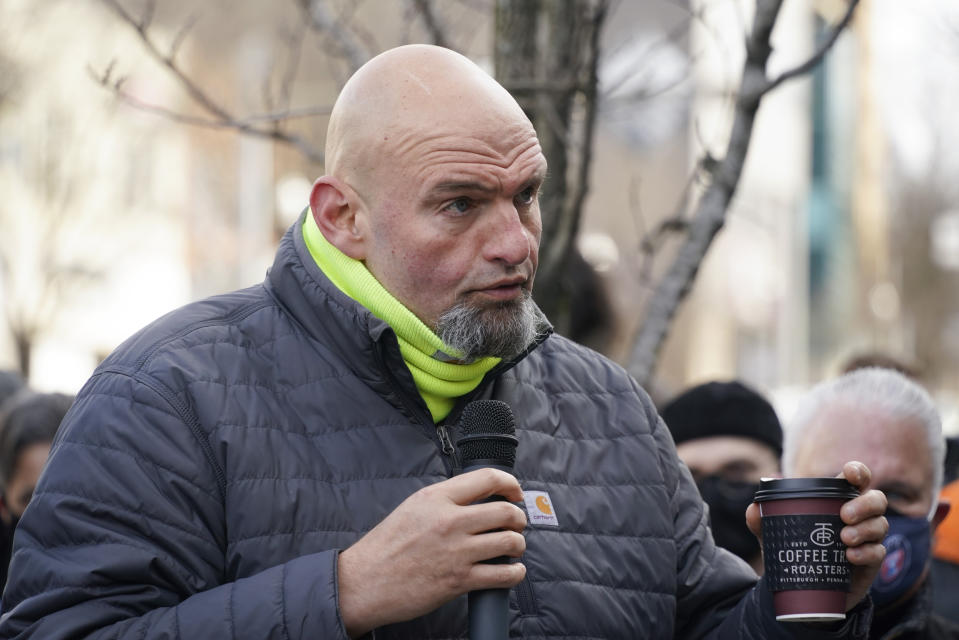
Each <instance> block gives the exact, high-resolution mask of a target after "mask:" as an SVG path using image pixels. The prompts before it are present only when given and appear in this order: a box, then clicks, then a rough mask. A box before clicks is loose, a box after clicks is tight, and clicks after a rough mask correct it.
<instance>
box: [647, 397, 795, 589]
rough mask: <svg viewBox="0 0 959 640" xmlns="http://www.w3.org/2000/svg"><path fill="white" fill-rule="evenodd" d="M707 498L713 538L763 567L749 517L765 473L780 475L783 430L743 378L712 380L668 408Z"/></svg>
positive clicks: (680, 447) (666, 415) (680, 449)
mask: <svg viewBox="0 0 959 640" xmlns="http://www.w3.org/2000/svg"><path fill="white" fill-rule="evenodd" d="M662 417H663V421H664V422H665V423H666V426H667V427H668V428H669V431H670V433H671V434H672V436H673V440H674V441H675V442H676V452H677V453H678V454H679V457H680V459H681V460H682V461H683V462H684V463H685V464H686V466H687V467H689V470H690V472H691V473H692V474H693V478H694V479H695V480H696V485H697V486H698V487H699V493H700V494H701V495H702V498H703V501H704V502H705V503H706V504H707V505H709V521H710V526H711V527H712V530H713V538H714V540H715V541H716V544H717V545H719V546H720V547H723V548H725V549H728V550H729V551H732V552H733V553H735V554H736V555H738V556H739V557H740V558H742V559H743V560H745V561H746V562H748V563H749V564H750V566H752V568H753V570H754V571H756V572H757V573H760V572H762V569H763V566H762V555H761V553H760V549H759V542H758V540H757V539H756V536H754V535H753V534H752V533H751V532H750V531H749V529H748V528H747V527H746V524H745V522H744V519H743V514H744V513H745V512H746V507H748V506H749V505H750V503H751V502H752V501H753V495H754V494H755V493H756V489H758V487H759V479H760V478H762V477H770V476H778V475H780V473H779V456H780V454H781V452H782V441H783V432H782V427H781V425H780V423H779V418H778V417H777V416H776V412H775V410H774V409H773V407H772V405H770V404H769V402H767V401H766V400H765V399H764V398H763V397H762V396H761V395H760V394H759V393H758V392H756V391H754V390H753V389H751V388H749V387H747V386H746V385H744V384H742V383H740V382H735V381H732V382H708V383H706V384H701V385H698V386H696V387H692V388H691V389H688V390H687V391H685V392H683V393H682V394H680V395H679V396H677V397H676V398H674V399H673V400H671V401H670V402H669V403H668V404H666V405H665V406H664V407H663V410H662Z"/></svg>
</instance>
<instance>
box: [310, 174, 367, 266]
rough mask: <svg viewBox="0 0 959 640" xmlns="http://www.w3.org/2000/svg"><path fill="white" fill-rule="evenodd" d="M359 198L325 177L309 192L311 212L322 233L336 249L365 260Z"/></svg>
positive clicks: (364, 239) (338, 181) (341, 185)
mask: <svg viewBox="0 0 959 640" xmlns="http://www.w3.org/2000/svg"><path fill="white" fill-rule="evenodd" d="M360 206H361V205H360V199H359V197H358V196H357V195H356V192H355V191H353V189H351V188H350V186H349V185H348V184H346V183H345V182H342V181H341V180H337V179H336V178H334V177H332V176H323V177H322V178H319V179H318V180H317V181H316V182H314V183H313V190H312V191H310V212H311V213H312V214H313V220H315V221H316V225H317V226H318V227H319V228H320V232H321V233H322V234H323V236H324V237H325V238H326V239H327V241H329V243H330V244H332V245H333V246H334V247H336V248H337V249H339V250H340V251H342V252H343V253H345V254H346V255H348V256H349V257H351V258H353V259H355V260H363V259H365V258H366V238H365V235H364V234H363V231H362V229H363V225H362V223H361V221H360V218H361V217H362V216H363V213H362V211H360Z"/></svg>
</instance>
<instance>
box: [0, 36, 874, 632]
mask: <svg viewBox="0 0 959 640" xmlns="http://www.w3.org/2000/svg"><path fill="white" fill-rule="evenodd" d="M326 169H327V173H326V175H325V176H323V177H321V178H320V179H319V180H317V181H316V184H315V186H314V187H313V190H312V193H311V195H310V202H309V208H308V209H307V210H305V211H304V215H303V216H302V217H301V219H300V220H299V221H298V222H296V223H295V224H294V225H293V227H292V228H291V229H290V230H289V232H288V233H287V234H286V236H285V237H284V238H283V240H282V241H281V243H280V247H279V249H278V251H277V256H276V261H275V263H274V265H273V267H272V269H271V270H270V271H269V273H268V275H267V278H266V281H265V282H264V283H263V284H262V285H260V286H256V287H252V288H249V289H246V290H243V291H239V292H235V293H232V294H227V295H224V296H219V297H215V298H211V299H208V300H205V301H201V302H198V303H195V304H191V305H188V306H187V307H185V308H183V309H180V310H178V311H176V312H174V313H172V314H170V315H167V316H165V317H164V318H161V319H160V320H158V321H157V322H155V323H154V324H152V325H151V326H149V327H147V328H145V329H144V330H142V331H141V332H140V333H138V334H136V335H134V336H133V337H132V338H130V339H129V340H128V341H127V342H126V343H124V344H123V345H122V346H121V347H119V348H118V349H117V351H116V352H115V353H114V354H112V355H111V356H110V357H109V358H108V359H107V360H106V361H105V362H104V363H103V364H102V366H101V367H100V368H99V369H98V370H97V372H96V373H95V374H94V376H93V377H92V378H91V380H90V381H89V383H88V384H87V385H86V387H85V388H84V389H83V391H82V392H81V393H80V394H79V396H78V398H77V401H76V403H75V405H74V407H73V409H72V410H71V412H70V414H69V415H68V416H67V418H66V420H65V422H64V425H63V427H62V428H61V435H60V438H59V441H58V442H57V443H56V445H55V446H54V449H53V451H52V454H51V457H50V460H49V463H48V466H47V471H46V472H45V474H44V476H43V478H42V479H41V481H40V483H39V485H38V487H37V490H36V493H35V495H34V499H33V501H32V502H31V504H30V507H29V508H28V509H27V511H26V513H25V514H24V516H23V520H22V521H21V530H20V533H19V534H18V538H17V543H16V549H15V552H14V558H13V562H12V565H11V569H10V571H11V577H10V582H9V583H8V587H7V590H6V592H5V593H4V599H3V611H4V612H5V613H4V616H3V618H2V620H0V636H2V637H4V638H11V637H31V638H44V639H49V638H76V637H85V638H138V639H145V638H149V639H152V638H189V639H191V640H192V639H194V638H233V639H247V638H248V639H251V640H252V639H256V640H262V639H264V638H283V639H295V640H299V639H306V638H310V639H313V638H346V637H360V636H363V635H364V634H367V633H369V632H373V633H374V635H375V636H376V637H379V638H454V637H463V636H464V634H465V633H466V630H467V606H466V600H467V599H466V596H465V594H466V593H467V592H469V591H472V590H478V589H490V588H509V589H510V590H511V591H510V599H509V627H510V634H511V635H512V636H514V637H542V638H545V637H549V638H562V637H577V638H582V637H589V638H636V637H647V638H673V637H680V638H792V637H807V636H809V634H818V633H820V632H821V631H822V630H821V629H812V628H809V627H806V626H802V625H800V626H788V625H781V624H778V623H776V622H775V620H774V617H773V615H772V611H771V604H770V602H771V596H770V594H769V592H768V590H767V589H765V588H764V586H763V583H760V584H759V585H757V584H756V583H757V578H756V576H755V575H754V574H753V573H752V571H751V570H750V569H749V567H748V566H747V565H745V564H744V563H742V562H741V561H740V560H739V559H738V558H736V557H735V556H733V555H731V554H729V553H727V552H725V551H723V550H720V549H718V548H717V547H716V546H715V545H714V543H713V541H712V538H711V537H710V534H709V529H708V524H707V523H708V519H707V517H706V513H705V511H704V508H703V505H702V502H701V500H700V498H699V495H698V493H697V490H696V486H695V484H694V483H693V481H692V478H691V477H690V476H689V473H688V471H686V470H685V468H684V467H682V466H681V465H680V464H679V462H678V460H677V458H676V453H675V449H674V447H673V444H672V440H671V438H670V436H669V432H668V431H667V430H666V428H665V426H664V425H663V423H662V421H661V420H659V418H658V417H657V415H656V412H655V410H654V408H653V406H652V404H651V403H650V401H649V398H648V397H647V396H646V394H645V393H644V392H643V391H642V390H641V389H639V387H638V386H637V385H636V383H635V382H634V381H633V380H631V379H630V378H629V376H628V375H627V374H626V373H625V372H624V371H623V370H622V369H621V368H620V367H618V366H616V365H615V364H613V363H611V362H610V361H608V360H606V359H604V358H602V357H601V356H599V355H598V354H596V353H594V352H591V351H589V350H587V349H585V348H583V347H580V346H578V345H576V344H573V343H571V342H570V341H568V340H566V339H564V338H562V337H561V336H556V335H552V336H551V335H550V334H551V329H550V326H549V324H548V323H547V321H546V319H545V318H544V317H543V316H542V314H541V313H540V312H539V310H538V309H537V307H536V305H535V304H534V303H533V302H532V300H531V298H530V291H531V288H532V286H533V278H534V276H535V272H536V263H537V255H538V250H539V240H540V231H541V219H540V211H539V204H538V199H537V198H538V195H539V191H540V189H541V187H542V184H543V180H544V178H545V175H546V162H545V160H544V158H543V154H542V152H541V150H540V147H539V143H538V141H537V138H536V133H535V131H534V130H533V127H532V126H531V125H530V122H529V120H528V119H527V118H526V117H525V115H524V114H523V112H522V110H521V109H520V108H519V106H518V105H517V104H516V102H515V101H514V100H513V99H512V98H511V97H510V96H509V94H508V93H507V92H506V91H505V90H504V89H503V88H502V87H500V86H499V85H498V84H497V83H496V82H495V81H493V80H492V79H491V78H490V77H489V76H487V75H486V74H485V73H483V72H482V71H481V70H480V69H479V68H478V67H476V66H475V65H474V64H473V63H471V62H470V61H469V60H467V59H466V58H463V57H462V56H460V55H458V54H455V53H453V52H451V51H448V50H445V49H440V48H437V47H429V46H416V45H414V46H408V47H401V48H398V49H393V50H391V51H388V52H386V53H384V54H382V55H380V56H378V57H377V58H375V59H373V60H372V61H370V62H369V63H368V64H367V65H366V66H364V67H363V68H362V69H361V70H360V71H359V72H357V74H356V75H355V76H354V77H353V78H352V79H350V81H349V82H348V83H347V85H346V86H345V87H344V89H343V92H342V94H341V96H340V98H339V99H338V101H337V103H336V106H335V108H334V110H333V113H332V116H331V119H330V126H329V132H328V136H327V167H326ZM477 399H495V400H500V401H503V402H506V403H507V404H509V405H510V406H511V407H512V410H513V412H514V414H515V416H516V422H517V435H518V438H519V441H520V444H519V448H518V456H517V460H516V465H515V477H514V476H513V475H510V474H506V473H503V472H500V471H496V470H491V469H485V470H480V471H473V472H470V473H460V467H461V459H460V452H459V448H458V446H457V441H458V440H459V439H460V437H461V436H462V435H463V434H462V431H461V429H460V425H459V417H460V414H461V413H462V411H463V409H464V407H465V406H466V405H467V404H468V403H469V402H471V401H473V400H477ZM845 473H846V475H847V477H848V478H849V479H850V480H851V481H852V482H854V483H855V484H857V485H859V486H861V487H866V486H867V485H868V483H869V472H868V470H867V469H865V468H864V467H863V466H862V465H859V464H850V465H847V468H846V470H845ZM494 495H498V496H502V497H504V498H506V501H498V502H495V501H494V502H489V503H480V502H481V501H483V500H484V499H485V498H488V497H490V496H494ZM477 503H480V504H477ZM883 509H884V498H883V496H882V495H881V494H878V493H876V492H866V493H864V494H863V496H861V497H860V498H858V499H856V500H854V501H852V502H851V503H850V504H849V505H848V508H847V509H846V511H845V512H844V518H845V520H846V522H847V525H848V526H847V527H846V528H845V529H844V530H843V536H844V538H846V539H847V540H848V541H849V542H850V543H852V544H853V546H852V547H850V549H849V557H850V559H851V560H852V561H853V562H854V563H855V564H856V571H855V574H856V580H855V583H854V587H853V591H852V593H851V594H850V596H849V602H848V606H849V608H850V610H852V611H853V613H852V615H850V617H849V619H848V620H847V622H846V623H845V624H844V625H840V626H839V628H836V629H830V630H829V633H831V634H832V635H830V636H829V637H856V634H857V633H861V630H862V629H863V628H865V627H866V626H867V625H866V624H864V616H868V609H867V608H866V607H860V606H858V603H859V602H860V600H862V598H863V596H864V594H865V590H866V588H867V587H868V584H869V583H870V582H871V581H872V578H873V576H874V575H875V573H876V571H877V570H878V567H879V563H880V560H881V557H882V547H881V545H880V544H879V541H880V540H881V539H882V536H883V534H884V532H885V522H884V520H883V519H882V517H881V513H882V512H883ZM750 521H751V524H752V526H753V528H754V529H755V528H756V524H757V523H756V514H755V513H754V512H751V513H750ZM498 556H510V557H511V558H513V559H514V561H513V562H511V563H509V564H487V563H484V562H483V561H484V560H487V559H490V558H495V557H498ZM817 637H818V636H817Z"/></svg>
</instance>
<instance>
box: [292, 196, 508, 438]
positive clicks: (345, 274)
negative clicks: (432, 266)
mask: <svg viewBox="0 0 959 640" xmlns="http://www.w3.org/2000/svg"><path fill="white" fill-rule="evenodd" d="M303 240H304V241H305V242H306V247H307V249H309V251H310V255H311V256H313V260H315V261H316V264H317V266H318V267H319V268H320V270H322V271H323V273H324V274H326V277H328V278H329V279H330V281H331V282H332V283H333V284H334V285H336V287H337V288H338V289H339V290H340V291H342V292H343V293H345V294H346V295H348V296H349V297H351V298H352V299H354V300H356V301H357V302H358V303H360V304H361V305H363V306H364V307H366V308H367V309H369V310H370V312H371V313H372V314H373V315H374V316H376V317H377V318H379V319H380V320H383V321H384V322H386V323H387V324H389V325H390V326H391V327H392V328H393V331H394V332H395V333H396V337H397V339H398V340H399V343H400V352H401V353H402V354H403V360H404V361H405V362H406V366H408V367H409V368H410V373H412V374H413V381H414V382H415V383H416V388H417V389H418V390H419V392H420V395H421V396H422V397H423V400H424V401H426V406H427V407H429V410H430V414H431V415H432V416H433V422H434V423H435V422H439V421H440V420H442V419H443V418H445V417H446V416H447V415H449V412H450V411H451V410H452V409H453V405H454V404H455V402H456V399H457V398H459V397H460V396H463V395H465V394H467V393H469V392H470V391H472V390H473V389H475V388H476V387H477V385H479V383H480V382H481V381H482V380H483V376H484V375H486V372H487V371H489V370H490V369H492V368H493V367H495V366H496V365H497V364H498V363H499V361H500V358H482V359H480V360H477V361H475V362H472V363H470V364H458V363H454V362H449V361H448V360H449V359H451V358H454V357H455V352H453V351H452V350H451V349H449V348H448V347H447V346H446V345H444V344H443V341H442V340H440V338H439V336H437V335H436V334H435V333H433V331H432V330H430V328H429V327H427V326H426V325H425V324H423V322H422V321H421V320H420V319H419V318H417V317H416V316H415V315H414V314H413V312H412V311H410V310H409V309H407V308H406V307H405V306H403V304H402V303H401V302H400V301H399V300H397V299H396V298H394V297H393V296H392V295H391V294H390V292H389V291H387V290H386V289H385V288H384V287H383V285H381V284H380V283H379V281H378V280H377V279H376V278H375V277H374V276H373V274H372V273H370V271H369V269H367V268H366V265H364V264H363V263H362V262H360V261H359V260H354V259H353V258H351V257H349V256H348V255H346V254H345V253H343V252H342V251H340V250H339V249H337V248H336V247H334V246H333V245H332V244H330V242H329V241H328V240H327V239H326V237H325V236H324V235H323V233H322V232H321V231H320V228H319V227H318V226H317V225H316V221H315V220H314V219H313V216H312V215H310V213H309V212H307V215H306V220H305V221H304V222H303ZM449 354H453V355H449Z"/></svg>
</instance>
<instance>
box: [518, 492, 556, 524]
mask: <svg viewBox="0 0 959 640" xmlns="http://www.w3.org/2000/svg"><path fill="white" fill-rule="evenodd" d="M523 501H524V502H525V503H526V512H527V513H528V514H529V523H530V524H538V525H548V526H551V527H558V526H559V520H557V519H556V510H555V509H553V501H552V500H550V499H549V494H548V493H546V492H545V491H524V492H523Z"/></svg>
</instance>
